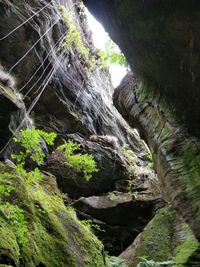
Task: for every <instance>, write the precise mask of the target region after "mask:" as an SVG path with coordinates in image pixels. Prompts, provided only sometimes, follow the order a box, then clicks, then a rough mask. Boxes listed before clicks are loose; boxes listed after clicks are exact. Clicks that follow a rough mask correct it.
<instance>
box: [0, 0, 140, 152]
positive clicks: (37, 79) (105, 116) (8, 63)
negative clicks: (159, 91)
mask: <svg viewBox="0 0 200 267" xmlns="http://www.w3.org/2000/svg"><path fill="white" fill-rule="evenodd" d="M61 6H65V9H66V12H67V14H68V13H70V16H71V20H72V22H70V23H71V24H73V25H76V28H77V30H79V31H80V32H81V44H79V46H80V47H79V48H78V47H77V46H76V45H74V44H73V42H72V45H71V46H69V47H67V48H66V46H65V48H64V43H66V40H67V34H70V27H71V26H70V25H66V21H64V19H63V12H62V11H61V10H59V7H61ZM37 12H39V13H37ZM79 14H80V15H79ZM30 17H31V19H30V20H29V21H28V22H27V23H25V24H24V25H22V26H21V27H20V28H19V29H17V30H16V31H14V32H13V33H12V34H11V35H9V36H8V37H6V38H5V39H4V37H5V36H6V34H7V33H9V31H10V30H12V29H14V28H15V27H17V26H18V25H19V24H20V23H23V22H24V21H25V20H26V19H27V18H30ZM0 23H1V29H0V30H1V37H2V38H3V40H1V42H0V57H1V63H2V65H3V66H5V67H6V68H7V69H8V70H10V72H11V74H13V75H14V76H15V77H16V79H17V85H18V90H19V91H21V93H22V94H23V95H24V101H25V103H26V106H27V110H28V112H30V113H31V111H32V109H33V108H34V114H33V116H34V120H35V122H36V125H37V126H40V127H42V128H46V129H49V130H55V131H56V132H58V133H60V134H66V133H74V132H79V133H81V134H84V135H87V136H89V135H90V134H93V133H95V134H110V135H116V136H118V138H119V139H120V140H121V142H127V138H128V139H129V140H131V138H132V140H133V146H134V145H135V148H136V149H137V148H138V149H139V150H142V146H141V144H140V142H139V141H137V137H136V135H135V134H134V133H133V132H132V133H131V134H130V131H129V130H128V125H127V124H126V123H125V122H124V121H123V119H122V118H121V117H120V115H119V114H118V112H117V111H116V109H115V108H114V107H113V105H112V93H113V88H112V85H111V81H110V75H109V73H108V71H106V70H100V59H99V58H98V55H97V53H96V50H95V48H94V47H93V44H92V40H91V33H90V32H89V31H88V29H87V22H86V17H85V15H84V9H83V7H82V6H81V4H80V3H79V2H73V1H61V2H60V3H59V5H58V3H57V2H56V1H52V2H50V3H49V2H48V1H44V2H41V1H32V2H31V3H27V2H26V1H20V2H12V3H11V2H2V3H1V21H0ZM68 23H69V22H68ZM69 38H70V36H69ZM80 49H82V50H84V52H83V51H82V52H81V51H80ZM84 53H86V54H87V55H84ZM134 143H135V144H134Z"/></svg>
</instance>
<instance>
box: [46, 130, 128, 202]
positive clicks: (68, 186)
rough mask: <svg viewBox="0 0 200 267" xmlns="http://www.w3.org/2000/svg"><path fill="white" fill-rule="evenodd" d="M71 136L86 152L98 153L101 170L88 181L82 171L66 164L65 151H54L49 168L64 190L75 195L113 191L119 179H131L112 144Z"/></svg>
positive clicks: (98, 163)
mask: <svg viewBox="0 0 200 267" xmlns="http://www.w3.org/2000/svg"><path fill="white" fill-rule="evenodd" d="M67 137H68V138H70V139H72V140H73V141H76V142H77V143H78V144H80V145H81V148H82V153H84V152H86V153H88V154H91V155H93V156H94V159H95V161H96V162H97V167H98V169H99V171H98V172H96V173H94V174H93V178H92V179H91V180H90V181H86V180H85V179H84V178H83V174H82V173H77V172H75V171H73V170H72V169H70V168H69V167H67V166H66V165H65V164H64V162H65V157H64V155H63V154H62V153H61V152H59V151H56V152H54V153H53V154H52V155H50V156H49V157H48V160H47V170H48V171H50V172H51V173H53V174H54V175H56V177H57V180H58V185H59V187H60V188H61V190H62V192H64V193H67V194H68V195H69V196H70V197H72V198H79V197H81V196H91V195H94V194H98V193H103V192H108V191H112V190H113V189H114V187H115V183H116V182H117V181H120V180H126V179H127V178H128V168H127V166H126V162H125V160H124V159H123V157H122V155H121V154H120V153H118V152H117V151H116V150H115V149H113V147H112V146H111V145H110V144H108V143H107V144H106V143H104V145H101V144H98V143H97V142H92V141H89V140H87V139H85V138H82V137H80V136H79V135H76V134H73V135H68V136H67ZM67 137H66V138H67Z"/></svg>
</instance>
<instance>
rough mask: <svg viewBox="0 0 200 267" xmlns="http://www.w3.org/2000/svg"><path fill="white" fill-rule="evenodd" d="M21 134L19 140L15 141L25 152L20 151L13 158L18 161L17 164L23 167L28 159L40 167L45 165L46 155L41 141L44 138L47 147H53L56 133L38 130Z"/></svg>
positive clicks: (28, 130)
mask: <svg viewBox="0 0 200 267" xmlns="http://www.w3.org/2000/svg"><path fill="white" fill-rule="evenodd" d="M20 134H21V136H20V137H19V138H16V137H15V138H13V140H14V142H16V143H19V144H20V145H21V146H22V148H23V149H24V151H20V153H19V154H17V155H15V154H13V155H12V158H13V159H16V161H17V163H18V164H20V165H21V166H22V167H23V166H24V164H25V160H26V159H28V158H30V159H31V160H32V161H33V162H37V164H38V165H41V164H43V162H44V157H45V154H44V152H43V150H42V148H41V140H42V138H43V139H44V140H45V142H46V143H47V145H53V143H54V140H55V138H56V133H53V132H52V133H46V132H43V131H41V130H38V129H26V130H21V131H20Z"/></svg>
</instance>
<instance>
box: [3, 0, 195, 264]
mask: <svg viewBox="0 0 200 267" xmlns="http://www.w3.org/2000/svg"><path fill="white" fill-rule="evenodd" d="M161 2H162V5H161V3H159V4H158V3H157V2H156V1H142V2H141V1H131V0H125V1H118V0H116V1H108V0H105V1H101V0H99V1H90V0H85V3H86V4H87V5H88V7H89V8H90V9H91V10H92V11H93V13H94V14H96V16H97V17H98V18H100V19H101V21H102V22H103V24H104V25H105V27H106V29H107V30H108V31H109V32H110V34H111V36H112V37H113V39H114V40H115V41H116V42H117V43H118V44H119V45H120V47H121V49H122V50H123V52H124V53H125V55H126V56H127V59H128V62H129V63H130V65H131V67H132V68H133V69H134V70H135V74H134V75H133V74H132V73H130V74H128V75H127V76H126V77H125V78H124V80H123V81H122V83H121V85H120V86H119V87H118V88H117V89H116V90H115V92H114V88H113V86H112V84H111V80H110V74H109V72H108V70H105V69H102V66H101V60H100V58H99V56H98V53H97V52H98V51H97V50H96V49H95V48H94V46H93V44H92V39H91V33H90V32H89V30H88V27H87V19H86V16H85V13H84V7H83V5H82V1H75V0H60V1H59V2H58V1H56V0H51V1H48V0H31V1H29V2H27V1H25V0H21V1H18V0H12V1H8V0H4V1H1V2H0V62H1V65H2V66H0V68H1V69H5V70H6V71H7V72H9V73H10V75H11V76H13V77H15V80H16V86H15V88H14V87H13V85H12V86H6V85H5V82H3V80H2V79H1V77H0V85H1V88H0V96H1V97H0V104H1V105H3V108H1V114H0V123H1V127H2V129H5V131H3V132H0V133H1V135H0V138H2V139H3V142H2V143H1V146H2V148H4V152H6V153H4V158H7V157H9V158H10V155H9V149H7V146H6V147H5V145H6V143H7V141H8V140H9V138H10V137H11V133H14V134H17V133H18V130H19V128H21V127H22V126H24V127H30V125H29V124H27V122H28V121H27V118H28V117H29V116H30V117H31V118H32V121H33V123H34V125H35V127H38V128H40V129H43V130H45V131H54V132H56V133H57V134H58V138H57V140H56V142H55V145H54V147H53V148H52V150H54V152H53V153H50V152H47V154H48V155H47V160H46V162H45V165H43V166H40V169H41V172H43V173H42V178H41V180H40V181H37V182H35V183H30V182H28V180H27V177H26V175H25V174H24V175H19V173H17V172H16V171H15V168H14V169H13V164H12V163H11V162H9V161H7V164H10V165H12V168H10V167H8V166H6V165H5V164H0V185H3V186H8V187H6V188H10V189H11V194H7V195H5V192H2V191H1V190H0V215H1V217H0V241H1V240H5V239H6V237H7V242H0V264H7V265H8V264H9V265H13V266H25V267H28V266H30V267H32V266H33V267H35V266H38V267H39V266H40V267H41V266H49V267H52V266H69V267H72V266H74V267H76V266H77V267H78V266H80V267H85V266H86V267H87V266H88V267H90V266H91V267H94V266H98V267H101V266H102V267H104V266H107V267H108V266H109V267H110V266H113V265H114V264H115V265H114V266H125V263H124V262H123V261H121V260H119V259H117V258H113V259H111V261H110V262H109V261H108V260H107V261H106V259H105V255H104V252H103V250H104V248H103V246H102V244H101V243H100V242H99V240H97V238H96V237H95V236H94V235H93V233H92V232H91V231H90V229H89V227H88V224H89V226H90V227H94V226H95V227H96V228H95V227H94V228H95V229H94V232H95V234H96V235H97V236H98V237H99V238H100V239H101V240H102V242H103V244H104V246H105V249H106V250H108V251H109V252H110V253H112V255H119V253H121V252H122V251H123V250H124V249H125V248H126V247H127V246H129V245H130V244H131V243H132V242H133V241H134V239H135V238H136V236H137V235H138V234H139V233H141V232H142V231H143V229H144V228H145V226H146V225H147V223H148V222H149V221H150V220H151V219H152V222H151V223H150V224H149V225H147V227H146V228H145V229H144V231H143V233H142V234H140V235H139V236H138V237H137V238H136V240H135V242H134V243H133V245H132V246H131V247H130V249H128V250H127V251H126V252H125V253H123V254H122V256H124V255H125V256H124V258H125V259H127V257H126V255H127V253H128V257H129V256H130V258H131V261H129V260H128V262H129V263H130V266H134V267H135V266H136V264H137V263H138V262H139V259H138V256H145V255H144V253H146V252H145V251H147V250H148V248H149V242H151V240H152V239H153V238H154V236H155V233H157V228H159V229H160V228H161V229H162V227H164V229H165V230H166V231H163V232H162V231H161V232H160V235H161V236H162V234H163V233H164V234H165V233H166V232H167V233H169V235H167V236H166V240H165V241H166V243H167V246H166V247H164V246H162V247H161V246H159V242H160V243H162V242H163V239H162V238H161V239H156V242H155V243H151V244H152V247H151V246H150V247H151V249H152V250H157V248H158V247H159V248H160V249H161V250H162V251H161V253H160V254H158V255H156V254H155V255H153V254H149V256H150V257H152V258H154V259H155V260H165V259H166V260H167V258H165V257H169V258H171V257H174V256H175V255H177V254H178V253H175V252H174V251H172V252H171V250H175V246H173V247H172V246H171V244H169V239H170V238H172V237H173V238H174V237H176V235H177V236H179V234H181V233H182V228H181V229H177V228H176V226H177V225H178V224H179V222H181V224H182V223H183V222H182V219H180V218H179V216H180V215H181V216H182V217H183V218H184V219H185V220H186V221H187V222H188V223H189V225H190V227H191V228H192V230H193V231H194V233H195V235H196V237H197V238H198V239H199V238H200V237H199V225H200V224H199V223H200V215H199V212H200V210H199V208H200V204H199V203H200V199H199V179H198V178H199V173H200V167H199V141H198V135H199V129H198V127H197V126H196V125H197V123H196V122H197V119H198V116H199V113H200V111H199V105H198V103H199V102H198V96H199V91H198V79H199V77H198V67H199V58H198V49H197V47H198V25H199V23H198V18H197V11H196V10H197V8H198V6H199V4H198V3H197V2H194V1H191V2H190V4H189V6H190V11H187V7H188V4H187V3H186V2H185V1H184V2H182V4H181V2H180V1H176V3H175V2H174V1H173V2H172V1H170V3H169V2H166V1H161ZM169 50H170V51H169ZM10 87H12V88H10ZM14 89H15V90H14ZM190 89H191V92H190ZM20 93H21V95H20ZM113 93H114V97H113V99H114V104H115V106H116V108H115V106H114V105H113V99H112V94H113ZM184 96H187V97H184ZM191 103H193V104H192V105H191ZM1 107H2V106H1ZM118 111H119V112H120V113H121V114H122V115H123V117H124V118H125V119H126V120H127V121H128V123H129V124H128V123H127V122H126V121H125V120H124V119H123V118H122V117H121V115H120V113H119V112H118ZM190 118H192V119H191V120H190ZM181 123H183V126H182V124H181ZM129 125H130V126H131V127H130V126H129ZM19 126H20V127H19ZM134 128H137V129H138V131H139V133H140V136H141V137H142V139H143V140H145V141H146V142H147V144H148V145H149V148H150V149H151V152H152V153H153V160H154V165H155V169H156V172H157V175H158V178H159V181H160V183H159V181H158V180H157V175H156V174H155V172H154V170H153V168H152V158H151V154H150V153H149V151H148V149H147V147H146V146H145V145H144V142H143V141H142V139H141V138H140V137H139V135H138V134H137V133H136V131H135V130H134ZM188 130H190V134H188ZM191 133H192V134H193V136H192V135H191ZM91 135H93V136H91ZM194 136H195V137H194ZM68 139H69V140H73V141H76V142H77V143H79V144H80V149H81V150H82V152H85V153H90V154H92V155H93V156H94V158H95V160H96V162H97V166H98V172H95V173H94V175H93V179H92V180H90V181H89V182H88V181H85V180H83V173H81V172H78V171H75V170H73V169H71V168H70V167H69V166H68V165H66V162H65V161H66V159H65V158H64V156H63V154H62V153H60V151H58V150H55V148H56V147H57V146H58V145H60V144H62V143H63V142H65V141H66V140H68ZM9 144H11V147H12V141H11V142H10V143H9ZM12 150H14V151H15V147H14V146H13V148H12ZM16 153H17V151H16ZM47 171H48V172H51V173H52V174H54V175H55V176H56V180H57V183H58V185H57V183H56V181H55V178H54V177H52V175H50V174H48V173H47ZM160 185H161V189H162V193H163V195H164V197H165V200H166V201H168V202H170V203H171V204H172V205H173V206H174V207H175V208H176V209H177V210H178V214H179V215H178V214H176V215H174V214H175V211H174V210H172V212H171V211H170V212H168V208H167V209H166V212H165V211H164V210H163V212H162V211H160V212H159V211H158V212H157V215H156V216H155V218H153V216H154V215H155V213H156V211H157V209H158V208H160V207H162V206H163V205H165V202H164V201H162V194H161V192H160ZM9 186H11V187H9ZM58 187H59V189H60V190H61V191H62V193H64V194H61V193H60V191H59V189H58ZM0 189H1V187H0ZM22 189H23V190H22ZM65 194H68V196H66V195H65ZM95 194H96V195H95ZM8 203H10V204H8ZM18 206H19V207H20V209H19V207H18ZM72 206H73V207H75V208H76V209H77V214H78V216H79V218H80V219H83V220H84V221H85V222H84V223H85V225H86V226H87V227H86V226H84V225H83V224H82V223H81V222H80V221H79V220H78V219H77V217H76V215H75V213H74V208H72ZM170 209H171V208H170ZM163 213H164V215H165V216H163ZM168 215H169V216H168ZM165 218H166V221H167V222H165ZM16 220H17V225H16ZM173 220H175V223H174V224H173ZM18 224H19V225H20V226H21V228H19V227H18ZM163 225H164V226H163ZM166 225H167V227H168V226H169V227H168V228H167V227H165V226H166ZM172 225H173V226H174V228H173V230H172V231H171V230H169V228H170V227H171V226H172ZM152 227H153V231H151V228H152ZM187 229H189V226H187ZM184 233H185V232H184ZM187 233H189V234H188V235H189V237H191V238H192V241H193V243H192V245H194V247H192V249H190V250H189V252H188V254H187V257H185V258H184V261H185V262H184V264H185V263H186V262H189V261H188V258H189V257H191V256H192V253H193V252H195V251H196V250H197V249H198V247H199V244H198V241H197V240H196V239H195V238H194V237H193V236H192V233H191V231H190V229H189V230H188V232H187ZM187 233H186V234H184V238H185V236H187ZM141 237H142V238H141ZM164 238H165V236H164ZM173 238H172V239H173ZM175 239H176V238H175ZM175 239H173V240H175ZM138 240H139V242H138ZM141 240H142V241H141ZM170 240H171V239H170ZM184 240H185V239H184ZM140 241H141V242H140ZM182 241H183V240H181V242H179V243H178V245H181V244H182V243H184V242H182ZM135 244H136V245H135ZM178 245H177V246H178ZM135 246H137V247H136V250H132V247H135ZM165 248H167V252H169V253H165V251H164V250H165ZM179 249H180V251H184V249H185V248H184V247H183V248H179ZM130 250H131V255H130V254H129V253H130ZM134 253H135V254H134ZM160 255H161V256H162V257H160ZM178 255H179V254H178ZM154 256H155V257H154ZM193 256H194V255H193ZM194 258H195V257H194ZM195 260H196V258H195ZM115 262H116V263H115ZM197 262H198V255H197ZM180 264H183V260H182V262H181V263H180ZM180 264H179V266H182V265H180ZM197 264H198V263H197ZM188 266H189V265H188Z"/></svg>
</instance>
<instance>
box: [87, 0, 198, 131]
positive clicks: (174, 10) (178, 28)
mask: <svg viewBox="0 0 200 267" xmlns="http://www.w3.org/2000/svg"><path fill="white" fill-rule="evenodd" d="M84 2H85V4H86V5H87V6H88V8H89V9H90V10H91V12H93V14H94V15H95V16H96V17H97V19H99V20H100V21H101V22H102V24H103V25H104V26H105V28H106V30H107V31H108V32H109V33H110V35H111V36H112V38H113V40H115V42H116V43H118V44H119V46H120V48H121V49H122V51H123V52H124V54H125V55H126V57H127V60H128V62H129V64H130V65H131V66H132V68H133V70H134V71H135V73H136V74H137V75H136V76H137V78H139V79H142V80H145V82H147V84H148V86H150V87H151V88H150V90H152V91H154V92H155V94H157V95H159V96H160V97H161V98H163V99H164V101H165V103H166V104H167V105H168V106H169V107H170V109H171V111H174V115H175V116H176V117H177V118H178V119H179V120H180V121H181V123H185V125H187V129H188V131H189V132H190V133H192V134H195V135H198V136H199V127H198V121H199V115H200V110H199V89H198V88H199V69H200V61H199V25H200V20H199V14H198V10H199V7H200V4H199V2H197V1H195V0H193V1H190V2H188V1H179V0H177V1H167V2H166V1H159V2H158V1H137V0H135V1H132V0H126V1H112V2H111V1H109V0H105V1H104V0H102V1H97V2H94V1H92V0H85V1H84Z"/></svg>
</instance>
